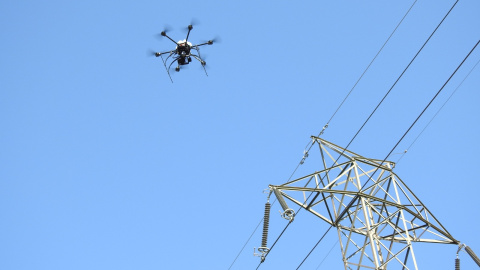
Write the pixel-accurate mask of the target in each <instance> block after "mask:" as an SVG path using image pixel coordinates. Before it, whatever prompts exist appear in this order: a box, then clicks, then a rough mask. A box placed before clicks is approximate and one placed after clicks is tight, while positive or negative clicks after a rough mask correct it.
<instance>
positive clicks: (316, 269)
mask: <svg viewBox="0 0 480 270" xmlns="http://www.w3.org/2000/svg"><path fill="white" fill-rule="evenodd" d="M338 242H339V241H338V240H337V242H335V244H333V246H332V247H331V248H330V250H329V251H328V253H327V255H325V257H323V260H322V261H321V262H320V263H319V264H318V266H317V268H315V270H318V269H319V268H320V266H321V265H322V264H323V261H325V259H326V258H327V257H328V255H330V252H332V250H333V248H335V247H336V246H337V244H338Z"/></svg>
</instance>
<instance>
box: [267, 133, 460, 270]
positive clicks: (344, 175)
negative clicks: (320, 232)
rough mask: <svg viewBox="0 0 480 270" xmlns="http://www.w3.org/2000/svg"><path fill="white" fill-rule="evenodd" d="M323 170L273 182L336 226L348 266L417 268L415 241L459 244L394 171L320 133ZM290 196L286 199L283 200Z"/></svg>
mask: <svg viewBox="0 0 480 270" xmlns="http://www.w3.org/2000/svg"><path fill="white" fill-rule="evenodd" d="M312 139H313V143H314V146H313V147H316V146H318V149H319V151H320V155H321V163H322V164H321V165H320V164H319V165H320V166H322V167H323V169H322V170H320V171H316V172H314V173H312V174H309V175H306V176H304V177H300V178H298V179H295V180H292V181H289V182H287V183H285V184H283V185H279V186H275V185H270V189H271V190H272V191H273V193H274V194H275V195H276V197H277V199H278V200H279V202H280V204H281V205H282V207H283V208H284V210H285V212H284V215H283V216H284V217H285V218H287V219H292V218H293V216H294V215H293V210H292V209H290V208H288V206H287V203H286V202H287V201H290V202H293V203H295V204H296V205H298V206H300V207H302V208H303V209H305V210H306V211H308V212H310V213H312V214H313V215H315V216H317V217H318V218H320V219H321V220H323V221H325V222H326V223H328V224H330V225H331V226H333V227H335V228H336V229H337V233H338V237H339V242H340V248H341V252H342V256H343V262H344V266H345V269H383V270H385V269H387V266H388V268H389V269H418V268H417V263H416V259H415V253H414V252H413V246H412V243H413V242H428V243H444V244H460V243H459V242H458V241H457V240H456V239H455V238H453V237H452V235H450V233H449V232H448V231H447V230H446V229H445V228H444V227H443V226H442V224H441V223H440V222H439V221H438V220H437V219H436V218H435V217H434V216H433V214H432V213H431V212H430V211H429V210H428V209H427V208H426V206H425V205H424V204H423V203H422V202H421V201H420V200H419V199H418V198H417V197H416V196H415V194H414V193H413V192H412V191H411V190H410V189H409V188H408V187H407V185H406V184H405V183H404V182H403V181H402V180H401V179H400V178H399V177H398V175H396V174H395V173H394V172H393V171H392V169H393V167H394V165H395V164H394V163H393V162H390V161H382V160H377V159H370V158H366V157H363V156H360V155H358V154H356V153H353V152H351V151H349V150H346V149H344V148H341V147H339V146H337V145H335V144H333V143H331V142H328V141H326V140H324V139H321V138H318V137H312ZM285 199H287V200H285Z"/></svg>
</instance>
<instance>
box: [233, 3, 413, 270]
mask: <svg viewBox="0 0 480 270" xmlns="http://www.w3.org/2000/svg"><path fill="white" fill-rule="evenodd" d="M416 3H417V0H415V1H414V2H413V3H412V5H411V6H410V7H409V9H408V10H407V12H406V13H405V14H404V15H403V17H402V19H401V20H400V21H399V23H398V24H397V25H396V27H395V28H394V30H393V31H392V33H391V34H390V35H389V37H388V38H387V39H386V41H385V42H384V43H383V45H382V47H381V48H380V49H379V50H378V52H377V54H376V55H375V56H374V57H373V59H372V60H371V61H370V63H369V64H368V66H367V67H366V68H365V70H364V71H363V73H362V74H361V76H360V77H359V78H358V80H357V81H356V82H355V84H354V85H353V87H352V88H351V89H350V91H349V92H348V94H347V95H346V96H345V98H344V99H343V101H342V102H341V103H340V105H339V106H338V107H337V109H336V110H335V112H334V113H333V114H332V116H331V117H330V119H329V120H328V122H327V124H326V125H325V126H324V127H323V129H322V131H321V132H320V133H319V135H318V136H320V135H322V134H323V132H324V131H325V129H326V128H327V127H328V125H329V124H330V122H331V121H332V119H333V118H334V117H335V115H336V114H337V112H338V111H339V110H340V108H341V107H342V106H343V104H344V103H345V101H346V100H347V99H348V97H349V96H350V94H351V93H352V92H353V90H354V89H355V87H356V86H357V84H358V83H359V82H360V80H361V79H362V78H363V76H364V75H365V73H366V72H367V71H368V69H369V68H370V66H371V65H372V64H373V62H374V61H375V60H376V59H377V57H378V55H379V54H380V53H381V51H382V50H383V48H384V47H385V46H386V45H387V43H388V41H389V40H390V39H391V38H392V36H393V35H394V33H395V32H396V31H397V29H398V28H399V26H400V25H401V24H402V22H403V21H404V19H405V18H406V17H407V15H408V14H409V13H410V11H411V10H412V8H413V7H414V6H415V4H416ZM309 145H310V146H309ZM312 146H313V143H311V142H309V143H308V144H307V146H306V147H305V149H306V148H308V150H306V151H305V152H304V156H303V157H302V160H301V161H300V162H299V163H298V164H297V166H296V168H295V169H294V171H293V172H292V174H291V175H290V177H289V178H288V180H287V182H288V181H290V180H291V178H292V177H293V175H294V174H295V172H296V171H297V170H298V168H299V167H300V165H302V164H303V162H304V161H305V159H306V157H307V156H308V151H309V150H310V149H311V147H312ZM275 202H276V201H274V202H273V203H272V205H273V204H274V203H275ZM262 221H263V217H262V218H261V219H260V221H259V223H258V225H257V226H256V227H255V229H254V230H253V232H252V234H251V235H250V237H249V238H248V239H247V241H246V242H245V244H244V245H243V247H242V248H241V249H240V251H239V252H238V254H237V256H236V257H235V259H234V260H233V262H232V263H231V265H230V267H229V268H228V270H230V269H231V268H232V267H233V265H234V264H235V262H236V261H237V259H238V257H239V256H240V254H241V253H242V252H243V250H244V249H245V247H246V245H247V244H248V242H250V239H251V238H252V236H253V234H255V232H256V231H257V229H258V227H259V226H260V224H261V223H262ZM289 224H290V223H289ZM287 227H288V224H287V226H286V227H285V229H284V230H283V232H284V231H285V230H286V228H287ZM283 232H282V233H281V235H282V234H283ZM277 241H278V238H277ZM277 241H275V242H274V244H273V245H275V243H276V242H277ZM273 245H272V247H273ZM270 250H271V248H270Z"/></svg>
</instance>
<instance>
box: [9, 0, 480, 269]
mask: <svg viewBox="0 0 480 270" xmlns="http://www.w3.org/2000/svg"><path fill="white" fill-rule="evenodd" d="M412 3H413V1H388V2H387V1H366V2H364V1H347V2H341V3H340V2H335V1H301V2H298V1H297V2H292V1H260V2H258V1H224V2H220V1H184V2H178V1H176V2H175V1H174V2H171V1H170V2H167V1H163V2H162V1H121V2H118V1H100V2H99V1H88V0H87V1H43V2H38V1H11V0H6V1H2V2H1V3H0V25H1V26H2V27H1V28H2V30H1V31H0V37H1V41H2V42H1V43H0V51H1V53H0V55H1V60H0V74H1V76H0V89H1V91H0V124H1V127H2V131H1V132H0V147H1V149H0V164H1V165H0V213H1V218H2V222H1V223H0V224H1V225H0V243H1V244H0V269H49V270H52V269H192V268H195V269H228V268H229V267H230V265H231V264H232V262H233V260H234V259H235V257H236V256H237V254H238V252H239V251H240V249H241V248H242V246H243V245H244V244H245V242H246V240H247V239H248V237H249V236H250V234H252V232H253V231H254V229H255V227H256V225H257V224H258V222H259V221H260V219H261V218H262V216H263V206H264V203H265V202H266V194H263V193H262V192H263V190H264V189H266V188H268V185H269V184H276V185H278V184H282V183H284V182H286V180H287V179H288V178H289V176H290V175H291V173H292V172H293V170H294V169H295V167H296V165H297V164H298V162H299V161H300V159H301V157H302V154H303V150H304V147H305V145H306V144H307V143H308V142H309V137H310V135H317V134H318V133H319V131H320V130H321V128H322V126H323V125H325V124H326V123H327V121H328V119H330V117H331V116H332V114H333V113H334V111H335V110H336V108H337V107H338V105H339V104H340V102H341V101H342V100H343V98H344V97H345V95H346V94H347V93H348V92H349V91H350V89H351V88H352V86H353V85H354V84H355V82H356V81H357V80H358V78H359V77H360V75H361V74H362V73H363V71H364V70H365V68H366V67H367V66H368V64H369V63H370V61H371V60H372V58H373V57H374V56H375V54H376V53H377V52H378V50H379V49H380V48H381V46H382V45H383V43H384V42H385V40H386V39H387V38H388V36H389V35H390V33H391V32H392V31H393V29H394V28H395V26H396V25H397V24H398V22H399V21H400V19H401V18H402V17H403V15H404V14H405V13H406V11H407V10H408V9H409V7H410V6H411V5H412ZM453 3H454V1H432V0H430V1H427V0H425V1H422V0H419V1H418V2H417V3H416V4H415V6H414V7H413V9H412V11H411V12H410V13H409V15H408V16H407V17H406V19H405V20H404V22H403V23H402V24H401V26H400V27H399V28H398V30H397V32H396V33H395V35H394V36H393V37H392V38H391V39H390V41H389V43H388V44H387V45H386V46H385V48H384V49H383V50H382V52H381V54H380V55H379V56H378V58H377V59H376V61H375V62H374V63H373V65H372V66H371V67H370V69H369V70H368V72H367V73H366V74H365V75H364V77H363V78H362V80H361V81H360V82H359V84H358V85H357V87H356V88H355V90H354V91H353V92H352V94H351V95H350V96H349V98H348V100H347V101H346V102H345V104H344V105H343V106H342V107H341V109H340V110H339V112H338V113H337V114H336V115H335V117H334V119H333V120H332V121H331V123H330V126H329V128H328V129H327V130H326V132H325V134H324V135H323V138H324V139H327V140H329V141H331V142H334V143H336V144H338V145H341V146H345V145H346V144H347V143H348V142H349V141H350V139H351V138H352V137H353V135H354V134H355V133H356V131H357V130H358V129H359V128H360V126H361V124H362V123H363V122H364V121H365V119H366V118H367V117H368V115H369V114H370V113H371V111H372V110H373V108H374V107H375V106H376V105H377V103H378V102H379V101H380V99H381V98H382V97H383V96H384V95H385V93H386V92H387V91H388V89H389V88H390V87H391V86H392V84H393V82H394V81H395V80H396V79H397V78H398V76H399V75H400V73H401V72H402V71H403V70H404V69H405V67H406V66H407V64H408V63H409V62H410V60H411V59H412V57H413V56H414V55H415V53H416V52H417V51H418V50H419V48H420V47H421V46H422V44H423V43H424V42H425V40H426V39H427V38H428V36H429V35H430V34H431V32H432V31H433V30H434V29H435V27H436V26H437V24H438V23H439V22H440V21H441V20H442V18H443V17H444V16H445V14H446V13H447V11H448V10H449V9H450V7H451V6H452V5H453ZM479 10H480V4H479V3H478V1H473V0H463V1H459V3H458V4H457V6H456V7H455V8H454V9H453V11H452V13H451V14H450V15H449V16H448V18H447V19H446V20H445V21H444V23H443V24H442V26H441V27H440V28H439V29H438V31H437V33H435V35H434V36H433V37H432V39H431V40H430V41H429V43H428V44H427V45H426V47H425V48H424V49H423V51H422V52H421V53H420V55H419V56H418V57H417V59H416V60H415V62H414V63H413V64H412V65H411V66H410V68H409V69H408V70H407V72H406V73H405V75H404V76H403V77H402V79H401V80H400V81H399V83H398V84H397V85H396V86H395V87H394V88H393V90H392V92H391V94H390V95H389V96H388V97H387V99H386V100H385V102H384V103H383V104H382V105H381V107H380V108H379V110H378V111H377V112H376V113H375V114H374V116H373V117H372V119H371V120H370V121H369V122H368V123H367V125H366V126H365V128H364V129H363V130H362V132H361V133H360V134H359V136H358V137H357V138H356V139H355V140H354V142H353V143H352V144H351V146H350V147H349V150H352V151H354V152H356V153H359V154H361V155H363V156H367V157H371V158H378V159H383V158H384V157H385V156H386V154H388V152H389V151H390V150H391V149H392V147H393V146H394V145H395V143H396V142H397V141H398V140H399V139H400V137H401V136H402V135H403V133H404V132H405V131H406V129H407V128H408V127H409V126H410V125H411V123H412V122H413V121H414V120H415V118H416V117H417V116H418V114H419V113H420V112H421V111H422V110H423V108H424V107H425V106H426V104H427V103H428V102H429V101H430V99H431V98H432V97H433V95H435V93H436V92H437V91H438V90H439V89H440V87H442V85H443V84H444V83H445V82H446V80H447V79H448V77H449V76H450V75H451V74H452V72H453V71H454V70H455V68H456V67H457V66H458V65H459V63H460V62H461V61H462V60H463V58H464V57H465V56H466V55H467V53H468V52H469V51H470V50H471V49H472V47H473V46H474V45H475V43H476V42H477V41H478V40H479V37H480V35H479V29H480V18H479V17H478V11H479ZM192 19H196V20H197V21H198V22H199V23H198V24H197V25H195V26H194V29H193V31H192V33H191V35H190V39H189V40H190V41H192V42H194V43H195V42H202V41H206V40H208V39H211V38H213V37H216V36H219V37H221V41H222V42H221V43H219V44H214V45H212V46H206V47H204V48H202V56H206V57H205V58H206V61H207V65H208V75H209V76H208V77H207V76H205V73H204V72H203V70H202V69H201V67H200V65H199V64H198V63H193V65H190V66H189V67H188V69H185V70H182V71H181V72H180V73H178V74H177V73H176V74H173V75H172V77H173V80H174V83H173V84H172V83H171V82H170V80H169V78H168V75H167V74H166V72H165V69H164V67H163V64H162V63H161V61H160V59H159V58H155V57H146V52H147V51H148V50H149V49H152V50H156V51H165V50H171V49H173V47H172V45H173V43H171V42H170V41H168V40H160V39H158V38H157V36H156V35H158V34H159V33H160V31H162V29H163V28H164V27H165V26H166V25H169V26H171V28H172V30H171V32H169V34H170V35H171V36H172V38H173V39H175V40H180V39H183V38H184V35H185V33H184V32H182V28H185V27H186V26H187V25H188V24H189V23H190V22H191V21H192ZM479 59H480V48H478V49H477V50H475V51H474V52H473V53H472V55H471V56H470V58H469V59H468V60H467V61H466V62H465V63H464V65H463V66H462V67H461V69H459V71H458V72H457V74H456V75H455V76H454V77H453V78H452V80H451V81H450V82H449V83H448V85H447V86H446V87H445V88H444V90H443V91H442V93H441V94H440V95H439V96H438V98H437V99H436V100H435V102H434V103H433V104H432V105H431V107H430V108H429V109H428V110H427V111H426V113H425V115H424V116H423V117H422V118H421V119H420V121H419V122H418V123H417V125H415V127H414V128H413V129H412V130H411V132H410V133H409V134H408V136H406V137H405V139H404V140H403V141H402V143H401V144H400V145H399V147H398V148H397V149H396V151H395V152H394V153H400V152H403V151H404V150H405V149H407V148H408V147H409V145H410V144H411V143H412V142H413V141H414V140H415V138H416V137H417V136H418V135H419V134H420V132H421V131H422V129H423V128H424V127H425V126H426V125H427V123H428V122H429V121H430V120H431V119H432V117H433V116H434V115H435V113H436V112H437V111H438V110H439V109H440V107H441V106H442V105H443V104H444V103H445V102H446V101H447V99H448V98H449V97H450V96H451V94H452V93H453V92H454V91H455V89H457V87H458V86H459V85H460V83H461V82H462V80H464V79H465V77H466V76H467V74H468V73H469V72H470V71H471V70H472V68H473V67H474V66H475V64H476V63H477V62H478V61H479ZM479 88H480V68H479V67H477V68H476V69H474V70H473V71H472V72H471V74H470V75H469V76H468V78H467V79H466V80H465V81H464V82H463V84H461V86H460V87H459V88H458V90H457V91H456V92H455V94H454V95H453V96H452V97H451V98H450V99H449V101H448V103H447V104H446V105H445V106H444V107H443V109H442V110H441V111H440V113H439V114H438V115H437V116H436V117H435V119H434V120H433V121H432V122H431V124H430V125H429V126H428V128H427V129H426V130H425V131H424V132H423V133H422V135H421V136H420V137H419V138H418V140H417V141H416V142H415V144H414V145H413V146H412V147H411V148H410V150H409V151H408V153H407V154H406V155H405V156H403V158H402V160H401V162H399V163H398V165H397V168H396V170H395V172H396V173H397V174H398V175H399V176H400V177H401V178H402V180H404V181H405V182H406V184H407V185H408V186H409V187H410V188H411V189H412V190H413V191H414V192H415V193H416V194H417V196H418V197H419V198H420V199H421V200H422V202H423V203H425V204H426V205H427V207H428V208H429V209H430V211H431V212H433V213H434V214H435V216H436V217H437V218H438V219H439V220H440V221H441V222H442V224H443V225H444V226H445V227H446V228H447V229H448V230H449V231H450V233H451V234H452V235H453V236H454V237H456V238H457V239H458V240H460V241H462V242H465V243H466V244H467V245H470V246H471V247H472V248H473V249H474V250H475V251H476V252H477V253H480V236H479V234H478V231H477V229H476V227H477V226H478V222H479V221H480V219H479V217H478V208H477V207H476V197H478V190H479V188H480V184H479V181H477V179H476V178H477V177H478V172H477V171H476V169H477V167H478V166H477V163H476V158H477V156H478V153H479V151H480V144H479V143H478V133H479V132H480V128H479V127H478V119H479V116H480V106H478V103H479V101H480V93H479V91H478V90H479ZM399 157H400V155H395V156H392V158H391V160H393V161H396V159H398V158H399ZM300 176H302V175H295V176H294V177H300ZM278 210H279V209H278V206H276V207H274V208H273V209H272V213H273V214H272V217H271V221H270V224H271V225H270V227H271V231H270V241H272V240H273V239H275V238H276V237H277V235H278V233H279V232H280V231H281V229H283V227H284V226H285V225H286V224H285V220H283V219H282V218H280V216H279V215H276V214H275V213H278ZM327 228H328V227H327V225H326V224H324V223H322V222H321V220H318V219H315V218H313V217H311V216H310V215H308V213H301V214H299V215H298V216H297V217H296V219H295V222H294V223H293V224H292V225H291V226H290V227H289V228H288V230H287V231H286V233H285V234H284V236H282V238H281V239H280V241H279V242H278V244H277V245H276V246H275V248H274V249H273V250H272V252H271V253H270V255H269V256H268V258H267V261H266V262H265V263H264V264H262V266H261V267H260V269H292V268H293V269H295V268H296V267H297V265H298V264H299V263H300V262H301V260H302V259H303V258H304V257H305V255H306V254H307V252H308V251H310V249H311V248H312V246H313V245H314V243H315V242H317V241H318V239H319V238H320V236H321V235H322V234H323V233H324V232H325V230H326V229H327ZM260 233H261V230H258V231H257V232H256V233H255V234H254V236H253V238H252V240H251V241H250V242H249V243H247V245H246V248H245V250H244V251H243V252H242V253H241V254H240V256H239V257H238V259H237V261H236V262H235V264H234V265H233V266H232V268H231V269H254V268H256V267H257V265H258V263H259V259H258V258H257V257H253V256H252V253H253V247H258V246H259V245H260V240H261V235H260ZM336 241H337V239H336V234H335V233H331V234H329V235H327V237H326V239H325V240H324V241H322V243H321V244H320V246H319V247H318V248H317V249H316V250H315V251H314V253H313V254H312V255H311V257H310V258H309V260H308V261H307V262H306V263H305V264H304V265H303V266H302V268H303V269H316V268H317V266H318V265H319V264H320V262H321V261H322V260H323V258H324V257H325V255H326V254H327V253H328V251H329V250H330V248H331V247H332V246H333V245H335V243H336ZM270 243H271V242H270ZM414 248H415V252H416V256H417V260H418V264H419V267H420V269H452V268H453V266H454V264H453V263H454V258H455V253H456V250H457V247H455V246H446V245H425V244H421V245H418V247H417V246H414ZM461 259H462V267H463V269H473V268H474V267H475V265H474V263H473V261H471V259H470V258H469V257H468V256H467V255H466V254H465V253H462V255H461ZM342 267H343V266H342V261H341V254H340V250H339V248H338V245H337V249H334V250H332V252H331V253H330V256H328V257H327V259H325V261H324V262H323V264H322V265H321V268H319V269H342Z"/></svg>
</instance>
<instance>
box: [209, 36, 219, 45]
mask: <svg viewBox="0 0 480 270" xmlns="http://www.w3.org/2000/svg"><path fill="white" fill-rule="evenodd" d="M208 42H209V43H212V44H213V43H222V39H221V38H220V37H219V36H215V37H214V38H213V39H210V40H209V41H208Z"/></svg>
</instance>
